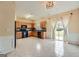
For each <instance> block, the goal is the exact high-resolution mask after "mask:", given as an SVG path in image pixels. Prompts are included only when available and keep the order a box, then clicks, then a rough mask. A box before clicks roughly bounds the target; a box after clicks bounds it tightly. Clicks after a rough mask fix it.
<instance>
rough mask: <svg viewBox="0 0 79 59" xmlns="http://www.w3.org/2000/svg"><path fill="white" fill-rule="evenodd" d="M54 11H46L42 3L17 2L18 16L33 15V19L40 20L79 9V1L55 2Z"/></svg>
mask: <svg viewBox="0 0 79 59" xmlns="http://www.w3.org/2000/svg"><path fill="white" fill-rule="evenodd" d="M54 3H55V5H54V7H53V8H52V9H48V10H46V9H45V8H44V6H43V5H42V2H41V1H17V2H16V16H19V17H21V16H23V17H24V16H25V15H29V14H31V15H33V17H32V18H33V19H36V20H38V19H40V18H42V17H46V16H49V15H54V14H57V13H61V12H65V11H69V10H72V9H75V8H78V7H79V1H55V2H54Z"/></svg>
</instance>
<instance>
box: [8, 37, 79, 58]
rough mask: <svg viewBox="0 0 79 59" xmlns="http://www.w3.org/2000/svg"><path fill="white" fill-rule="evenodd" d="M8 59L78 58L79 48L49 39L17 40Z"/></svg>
mask: <svg viewBox="0 0 79 59" xmlns="http://www.w3.org/2000/svg"><path fill="white" fill-rule="evenodd" d="M7 56H8V57H79V46H75V45H71V44H65V43H64V42H63V41H53V40H51V39H44V40H43V39H38V38H25V39H18V40H17V47H16V49H15V51H13V52H12V53H10V54H8V55H7Z"/></svg>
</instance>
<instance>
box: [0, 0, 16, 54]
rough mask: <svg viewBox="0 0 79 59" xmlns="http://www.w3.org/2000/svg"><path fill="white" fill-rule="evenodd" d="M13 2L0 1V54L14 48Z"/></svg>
mask: <svg viewBox="0 0 79 59" xmlns="http://www.w3.org/2000/svg"><path fill="white" fill-rule="evenodd" d="M14 19H15V3H14V2H8V1H7V2H2V1H0V54H4V53H8V52H10V51H11V50H13V49H14V30H15V28H14V27H15V26H14Z"/></svg>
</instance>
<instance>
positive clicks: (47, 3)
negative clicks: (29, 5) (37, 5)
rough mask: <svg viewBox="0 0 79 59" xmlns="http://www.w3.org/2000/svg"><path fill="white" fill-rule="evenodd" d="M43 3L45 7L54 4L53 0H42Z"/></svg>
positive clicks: (47, 7)
mask: <svg viewBox="0 0 79 59" xmlns="http://www.w3.org/2000/svg"><path fill="white" fill-rule="evenodd" d="M43 5H44V6H45V8H46V9H50V8H52V7H53V6H54V2H53V1H44V2H43Z"/></svg>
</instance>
